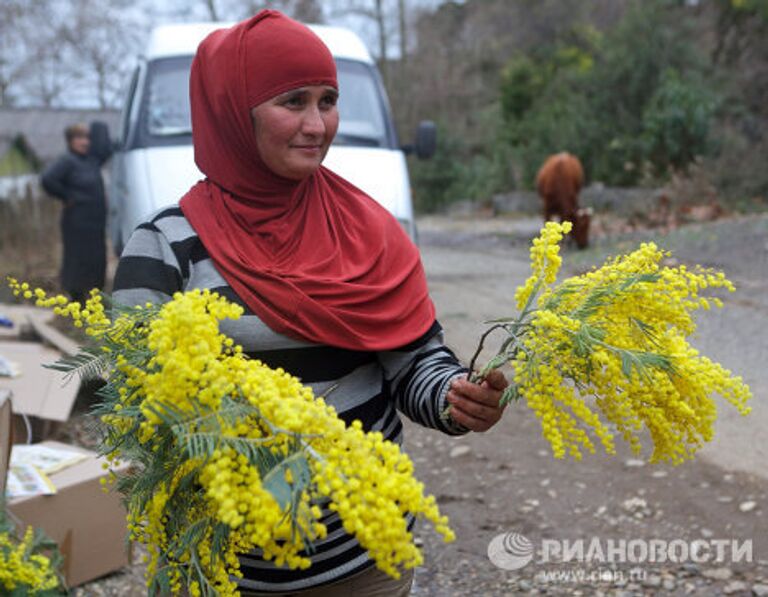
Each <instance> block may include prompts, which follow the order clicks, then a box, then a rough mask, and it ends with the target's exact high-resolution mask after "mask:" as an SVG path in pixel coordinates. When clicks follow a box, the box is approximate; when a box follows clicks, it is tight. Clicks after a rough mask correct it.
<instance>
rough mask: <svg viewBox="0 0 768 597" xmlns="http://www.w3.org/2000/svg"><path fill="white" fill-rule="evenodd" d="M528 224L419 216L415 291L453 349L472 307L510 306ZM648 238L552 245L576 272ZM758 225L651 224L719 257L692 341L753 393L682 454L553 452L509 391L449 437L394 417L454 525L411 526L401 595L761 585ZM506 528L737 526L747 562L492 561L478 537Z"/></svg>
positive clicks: (640, 533) (537, 532)
mask: <svg viewBox="0 0 768 597" xmlns="http://www.w3.org/2000/svg"><path fill="white" fill-rule="evenodd" d="M539 224H540V223H539V221H538V220H515V219H501V218H496V219H489V220H477V219H474V220H457V219H451V220H449V219H447V218H430V219H426V220H424V221H422V222H421V226H420V230H421V243H422V253H423V259H424V263H425V266H426V270H427V273H428V279H429V284H430V290H431V293H432V296H433V298H434V300H435V302H436V305H437V310H438V315H439V318H440V321H441V322H442V324H443V327H444V328H445V330H446V338H447V341H448V343H449V344H450V345H451V346H452V347H453V348H454V349H455V350H456V352H457V353H458V354H459V355H460V356H462V357H463V358H465V359H466V358H468V357H469V355H471V353H472V351H473V350H474V348H475V345H476V339H477V338H478V337H479V334H480V332H481V331H482V329H483V328H482V326H481V325H479V324H478V322H480V321H482V320H483V319H484V318H490V317H498V316H500V315H502V314H505V313H513V312H514V311H513V309H512V308H511V306H510V305H511V303H512V296H513V292H514V288H515V287H516V286H517V285H518V284H519V283H520V282H522V281H523V280H524V279H525V278H526V277H527V275H528V262H527V246H528V241H529V240H530V238H531V237H532V236H533V235H535V233H536V231H537V230H538V227H539ZM651 238H654V237H653V235H652V234H650V233H648V232H638V233H634V234H632V235H630V236H623V237H617V238H603V239H599V240H598V242H597V243H596V246H594V247H593V248H592V249H590V250H588V251H585V252H575V251H572V250H571V251H567V252H566V253H565V257H564V263H565V270H566V272H567V273H577V272H580V271H584V270H586V269H588V268H589V267H591V266H592V265H593V264H598V263H601V262H602V260H603V258H604V257H605V256H606V255H609V254H615V253H616V252H617V251H619V250H621V251H623V250H627V249H630V248H631V247H632V246H634V245H635V244H636V243H637V242H638V241H643V240H650V239H651ZM766 239H768V218H766V217H749V218H738V219H729V220H722V221H719V222H715V223H710V224H706V225H696V226H689V227H686V228H684V229H680V230H677V231H674V232H673V233H670V234H669V235H667V236H665V237H661V238H655V239H654V240H657V241H658V242H659V243H660V244H661V245H662V246H665V247H667V248H669V249H672V250H673V252H674V255H675V256H676V258H677V259H679V260H680V261H681V262H698V263H701V264H704V265H710V266H715V267H718V268H722V269H724V270H725V271H726V272H727V274H728V275H729V277H730V278H731V279H732V280H733V281H734V283H735V284H736V285H737V287H738V288H739V290H738V292H737V293H736V295H735V296H733V295H730V296H729V299H730V300H729V302H728V304H727V307H726V308H725V309H724V310H722V311H718V312H706V313H704V314H703V316H702V318H701V320H700V326H699V333H698V336H697V337H696V339H695V344H696V345H697V346H698V347H699V348H700V349H701V350H702V352H703V353H704V354H707V355H708V356H710V357H712V358H713V359H715V360H717V361H720V362H721V363H723V364H724V365H725V366H727V367H731V368H732V369H733V370H734V371H737V372H738V373H740V374H742V375H743V376H744V378H745V379H746V381H747V382H748V383H749V384H750V385H751V386H752V389H753V391H754V394H755V400H754V405H753V407H754V411H753V413H752V414H751V415H750V416H749V417H746V418H744V417H740V416H739V415H738V414H735V413H734V412H733V411H732V409H731V408H730V407H729V406H728V405H727V404H724V405H723V408H722V409H721V412H720V417H721V418H720V422H719V424H718V427H717V430H716V439H715V441H714V442H713V443H712V444H711V445H710V446H708V447H707V448H706V449H705V450H704V451H703V453H702V454H701V457H700V458H699V459H697V460H696V461H694V462H690V463H687V464H685V465H681V466H678V467H669V466H660V465H653V466H652V465H648V464H647V463H645V462H644V461H643V460H642V459H639V458H637V457H635V456H633V455H631V454H630V453H629V452H628V451H627V450H624V451H620V454H619V457H614V458H608V457H605V456H595V457H587V458H585V460H584V461H583V462H581V463H577V464H574V463H570V462H560V461H555V460H554V459H553V458H552V457H551V455H550V453H549V451H548V445H547V444H546V443H545V441H544V440H543V439H542V438H541V436H540V431H539V426H538V424H537V422H536V420H535V418H534V417H533V416H532V415H531V414H530V413H529V412H528V411H527V409H525V408H524V407H523V406H522V405H513V406H511V407H510V408H509V409H508V410H507V412H506V413H505V417H504V419H503V420H502V422H501V423H500V424H499V425H498V426H497V427H496V428H494V429H493V430H491V431H490V432H488V433H486V434H473V435H471V436H467V437H464V438H461V439H452V438H446V437H444V436H441V435H440V434H438V433H433V432H429V431H423V430H417V429H416V428H411V429H409V431H410V432H411V433H410V434H409V440H408V443H407V447H408V449H409V450H410V452H411V453H412V454H413V456H414V458H415V460H416V462H417V467H418V470H419V473H420V475H421V476H422V478H423V479H424V480H425V483H426V484H427V487H428V489H429V490H430V491H432V492H434V493H435V494H436V495H437V497H438V501H439V502H440V503H441V505H442V507H443V508H444V510H445V511H446V512H447V513H448V514H449V516H450V517H451V519H452V522H453V524H454V526H455V528H456V531H457V535H458V540H457V541H456V543H454V544H451V545H448V546H446V545H442V544H440V543H439V542H438V541H437V540H436V539H435V537H434V536H433V535H432V534H431V533H429V532H425V533H424V534H423V538H422V540H423V541H424V542H425V545H426V546H427V550H426V551H427V564H426V565H425V567H424V568H422V569H420V570H419V571H418V573H417V581H416V590H415V591H414V593H415V594H417V595H435V596H444V595H457V596H458V595H509V594H518V593H529V594H540V593H546V594H563V595H566V594H567V595H571V594H581V595H598V594H605V595H622V596H624V595H644V594H649V595H656V594H665V595H667V594H669V595H721V594H728V595H768V561H766V560H768V520H767V519H766V513H767V512H766V510H767V509H768V502H767V501H766V495H767V494H768V467H766V465H765V462H766V457H767V456H768V451H766V450H767V446H766V444H767V442H766V441H765V440H766V431H765V430H766V428H767V427H766V425H767V424H768V413H767V411H766V406H765V400H764V398H765V389H766V387H767V381H768V370H766V367H765V364H766V358H765V357H766V355H768V351H767V350H766V342H767V340H766V334H765V327H766V326H765V324H766V321H767V318H766V314H765V311H766V308H767V307H768V299H767V298H766V296H768V295H766V292H765V291H766V285H768V284H767V280H768V276H766V273H767V272H768V267H767V266H768V247H767V246H766ZM734 415H735V416H734ZM511 532H515V533H519V534H521V535H523V536H525V537H527V538H528V539H529V540H530V542H531V543H532V544H533V545H534V546H536V547H537V548H538V546H540V545H541V542H542V540H545V539H547V540H551V541H555V542H558V544H562V541H564V540H569V541H570V542H571V544H572V545H575V544H577V542H578V541H579V540H582V541H583V542H584V543H586V544H589V542H590V541H591V540H592V539H593V538H597V540H598V544H599V546H602V547H603V548H604V549H607V547H606V545H607V542H609V541H613V542H619V541H621V540H625V541H627V542H629V541H635V543H637V544H639V543H640V542H642V541H647V540H659V541H665V542H667V544H670V543H671V542H673V541H676V540H677V541H678V542H680V541H682V542H685V543H686V544H688V545H690V543H691V542H693V541H696V540H699V542H710V541H712V540H715V539H722V540H724V541H725V540H727V541H728V544H729V545H733V543H731V542H733V541H735V542H736V544H740V545H745V544H746V542H747V541H749V540H751V541H752V548H753V549H752V558H751V559H752V561H751V562H748V561H745V560H746V558H743V559H742V561H740V562H734V561H731V560H732V559H734V558H733V557H730V556H729V555H728V554H725V557H724V558H722V559H723V561H721V562H718V561H715V560H716V559H717V558H715V557H714V556H715V554H714V552H713V553H712V554H711V555H712V556H713V557H711V558H708V559H706V558H704V557H699V558H697V559H700V560H702V561H699V562H696V561H690V560H689V561H684V562H669V561H667V562H648V561H645V562H641V563H639V564H632V563H627V564H616V565H614V566H611V565H610V564H608V563H600V562H596V561H592V562H585V563H579V562H576V563H575V564H573V563H571V564H552V563H549V564H543V563H541V562H540V561H539V559H534V560H533V561H532V562H531V563H529V564H528V565H527V566H525V567H523V568H521V569H518V570H516V571H506V570H501V569H499V568H497V567H495V566H494V565H493V564H491V562H490V561H489V559H488V556H487V548H488V545H489V543H490V541H491V540H492V539H493V538H494V537H495V536H497V535H499V534H501V533H511ZM646 544H647V543H646ZM638 557H639V558H640V559H645V558H643V557H642V553H640V555H639V556H638ZM658 559H661V558H658ZM680 559H684V558H680Z"/></svg>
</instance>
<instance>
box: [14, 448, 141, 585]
mask: <svg viewBox="0 0 768 597" xmlns="http://www.w3.org/2000/svg"><path fill="white" fill-rule="evenodd" d="M43 444H44V445H47V446H50V447H54V448H56V447H58V448H61V449H66V450H77V451H81V452H84V453H87V454H88V455H89V458H88V459H87V460H85V461H83V462H80V463H78V464H75V465H73V466H71V467H69V468H66V469H64V470H62V471H59V472H57V473H53V474H51V475H50V479H51V481H53V483H54V485H56V489H57V493H56V494H55V495H39V496H34V497H27V498H18V499H14V500H11V501H9V502H8V510H10V512H11V513H12V514H13V515H15V516H16V517H17V518H19V519H20V520H21V521H22V523H23V525H24V526H26V525H31V526H34V527H38V528H40V529H42V530H43V531H45V533H46V534H47V535H48V536H49V537H50V538H51V539H53V540H54V541H55V542H56V543H58V545H59V549H61V553H62V555H63V556H64V570H63V572H64V576H65V578H66V580H67V584H68V585H69V586H70V587H75V586H77V585H80V584H83V583H85V582H88V581H89V580H93V579H95V578H98V577H100V576H103V575H105V574H108V573H109V572H113V571H115V570H119V569H120V568H122V567H124V566H127V565H130V563H131V562H130V553H129V551H127V550H126V543H125V537H126V532H127V530H126V521H125V508H124V507H123V505H122V503H121V501H120V496H119V495H118V494H117V493H104V491H103V490H102V488H101V484H100V483H99V480H100V479H101V478H102V477H104V475H105V474H106V471H105V470H104V469H103V468H102V464H103V463H104V459H103V458H99V457H97V456H96V454H95V453H93V452H90V451H88V450H84V449H82V448H78V447H76V446H70V445H65V444H61V443H58V442H51V441H49V442H43Z"/></svg>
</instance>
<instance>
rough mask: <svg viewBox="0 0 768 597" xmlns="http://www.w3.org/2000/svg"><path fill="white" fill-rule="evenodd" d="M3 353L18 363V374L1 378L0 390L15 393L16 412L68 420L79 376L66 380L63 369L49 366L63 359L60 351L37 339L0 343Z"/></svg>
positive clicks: (78, 385)
mask: <svg viewBox="0 0 768 597" xmlns="http://www.w3.org/2000/svg"><path fill="white" fill-rule="evenodd" d="M0 354H1V355H3V356H4V357H5V358H6V359H8V360H10V361H14V362H15V363H18V364H19V366H20V368H21V374H20V375H19V376H18V377H2V378H0V389H6V390H10V391H11V392H12V393H13V411H14V412H15V413H17V414H25V415H28V416H31V417H38V418H40V419H45V420H50V421H66V420H67V419H69V414H70V413H71V412H72V407H73V406H74V404H75V399H76V398H77V392H78V390H79V389H80V378H79V377H77V376H76V375H75V376H73V377H71V378H70V379H69V380H68V382H65V374H64V373H62V372H61V371H54V370H53V369H46V368H45V367H44V366H43V365H52V364H53V363H55V362H56V361H58V360H59V359H60V358H61V352H59V351H58V350H56V349H53V348H49V347H47V346H44V345H43V344H38V343H36V342H14V341H7V342H0Z"/></svg>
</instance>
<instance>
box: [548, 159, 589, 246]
mask: <svg viewBox="0 0 768 597" xmlns="http://www.w3.org/2000/svg"><path fill="white" fill-rule="evenodd" d="M583 184H584V169H583V168H582V167H581V162H580V161H579V158H577V157H576V156H574V155H571V154H570V153H567V152H562V153H557V154H555V155H551V156H549V157H548V158H547V159H546V161H545V162H544V165H543V166H542V167H541V169H540V170H539V173H538V174H537V175H536V189H537V190H538V192H539V196H540V197H541V200H542V202H543V204H544V221H549V220H551V219H554V217H555V216H558V217H559V218H560V221H561V222H563V221H565V220H567V221H569V222H572V223H573V238H574V240H575V241H576V245H577V246H578V247H579V248H580V249H583V248H585V247H586V246H587V245H588V244H589V220H590V217H591V210H585V209H579V191H580V190H581V187H582V185H583Z"/></svg>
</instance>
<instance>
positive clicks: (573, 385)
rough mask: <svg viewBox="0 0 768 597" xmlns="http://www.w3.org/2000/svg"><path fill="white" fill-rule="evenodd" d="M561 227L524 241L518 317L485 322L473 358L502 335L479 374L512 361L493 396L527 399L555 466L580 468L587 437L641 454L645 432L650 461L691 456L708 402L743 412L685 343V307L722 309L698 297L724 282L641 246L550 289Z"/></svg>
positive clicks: (688, 330) (710, 365)
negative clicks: (560, 461)
mask: <svg viewBox="0 0 768 597" xmlns="http://www.w3.org/2000/svg"><path fill="white" fill-rule="evenodd" d="M570 229H571V224H570V222H564V223H562V224H558V223H555V222H548V223H547V224H546V225H545V226H544V228H543V229H542V231H541V234H540V236H539V237H538V238H536V239H535V240H534V241H533V245H532V247H531V250H530V255H531V270H532V273H531V276H530V277H529V278H528V280H527V281H526V282H525V283H524V284H523V285H522V286H520V287H519V288H518V290H517V292H516V294H515V299H516V303H517V307H518V309H519V310H520V314H519V315H518V316H515V317H510V318H503V319H498V320H495V321H493V322H491V323H493V324H494V325H493V326H492V327H491V328H490V329H489V330H488V331H487V332H486V334H485V335H484V336H483V340H481V343H480V348H478V353H479V352H480V349H481V348H482V344H483V341H484V339H485V337H486V336H487V334H488V333H490V332H492V331H493V330H496V329H502V330H504V331H505V332H506V337H505V340H504V341H503V343H502V345H501V349H500V350H499V352H498V354H497V355H496V356H495V357H494V358H493V359H492V360H491V361H490V362H489V363H488V364H487V365H486V366H485V368H484V369H483V370H482V371H481V372H480V375H481V376H482V375H483V373H484V372H487V371H489V370H491V369H493V368H497V367H500V366H502V365H503V364H505V363H507V362H509V363H510V364H511V365H512V367H513V368H514V379H513V382H512V383H511V384H510V386H509V387H508V388H507V390H506V392H505V396H504V400H505V401H509V400H517V399H520V398H523V399H524V400H525V401H526V403H527V404H528V406H529V407H530V408H531V409H532V410H533V411H534V412H535V413H536V416H537V417H538V419H539V420H540V422H541V426H542V432H543V435H544V437H545V438H546V439H547V440H548V441H549V443H550V444H551V446H552V450H553V453H554V455H555V457H557V458H563V457H565V456H566V454H569V455H570V456H571V457H573V458H574V459H576V460H579V459H580V458H581V457H582V450H587V451H589V452H595V440H596V441H598V442H599V443H600V444H602V446H603V448H604V449H605V450H606V452H608V453H609V454H613V453H615V444H614V439H615V437H616V436H620V437H622V438H623V439H624V440H625V441H626V442H628V443H629V445H630V447H631V448H632V450H633V451H634V452H635V453H640V452H641V450H642V444H641V433H644V432H647V433H648V435H649V436H650V439H651V441H652V443H653V453H652V454H651V456H650V461H651V462H658V461H667V462H671V463H674V464H678V463H680V462H683V461H684V460H686V459H689V458H691V457H692V456H693V455H694V454H695V452H696V450H698V449H699V448H700V447H701V446H702V445H703V443H704V442H706V441H709V440H710V439H711V438H712V435H713V426H714V422H715V418H716V404H715V400H714V397H713V395H714V394H719V395H720V396H722V397H723V398H724V399H725V400H727V401H728V402H729V403H731V404H732V405H733V406H734V407H736V408H737V409H738V411H739V412H740V413H741V414H747V413H748V412H749V410H750V409H749V407H748V406H747V402H748V400H749V399H750V398H751V393H750V390H749V387H748V386H747V385H745V384H744V382H743V381H742V379H741V378H740V377H738V376H733V375H732V373H731V372H730V371H728V370H727V369H725V368H723V367H722V366H721V365H719V364H718V363H715V362H713V361H711V360H710V359H708V358H706V357H704V356H701V355H700V354H699V353H698V351H697V350H696V349H694V348H693V347H692V346H691V345H690V344H689V343H688V341H687V338H688V336H690V335H691V334H692V333H693V332H694V331H695V329H696V324H695V322H694V318H693V315H694V313H695V311H696V310H698V309H710V308H711V307H712V306H716V307H721V306H722V304H723V303H722V301H721V299H720V298H717V297H711V296H704V294H705V292H706V291H709V290H718V289H721V290H725V291H730V292H732V291H733V290H734V287H733V284H731V282H730V281H729V280H728V279H727V278H726V277H725V276H724V275H723V273H722V272H716V271H713V270H711V269H707V268H703V267H698V266H697V267H694V268H693V269H689V268H687V267H686V266H684V265H680V266H678V267H665V266H663V265H662V263H663V260H664V258H666V257H668V256H669V253H666V252H664V251H662V250H661V249H659V248H658V247H657V246H656V245H655V244H654V243H644V244H642V245H641V246H640V247H639V248H638V249H637V250H635V251H633V252H632V253H629V254H627V255H622V256H619V257H616V258H613V259H610V260H608V261H607V262H606V263H605V264H604V265H603V266H602V267H600V268H598V269H594V270H593V271H590V272H587V273H585V274H583V275H579V276H574V277H571V278H568V279H566V280H565V281H563V282H562V283H561V284H559V285H557V284H555V282H556V277H557V273H558V271H559V269H560V266H561V264H562V258H561V256H560V254H559V252H560V241H561V240H562V238H563V236H564V235H565V234H567V233H568V232H569V231H570ZM476 356H477V355H476ZM590 434H591V435H590Z"/></svg>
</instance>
